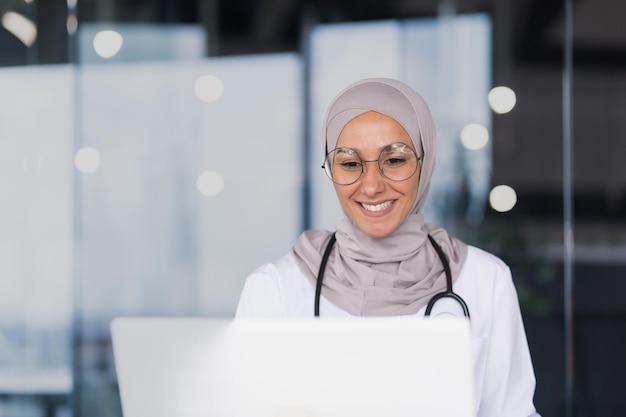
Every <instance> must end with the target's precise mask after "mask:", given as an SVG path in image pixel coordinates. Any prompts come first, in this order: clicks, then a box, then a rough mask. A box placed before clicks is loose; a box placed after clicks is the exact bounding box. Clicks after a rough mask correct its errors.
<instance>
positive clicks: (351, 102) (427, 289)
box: [293, 78, 467, 316]
mask: <svg viewBox="0 0 626 417" xmlns="http://www.w3.org/2000/svg"><path fill="white" fill-rule="evenodd" d="M368 111H375V112H378V113H381V114H384V115H386V116H389V117H391V118H393V119H394V120H396V121H397V122H398V123H399V124H400V125H401V126H402V127H403V128H404V130H406V132H407V133H408V135H409V136H410V137H411V140H412V141H413V145H414V146H415V149H417V150H418V153H419V154H421V156H422V164H421V174H420V179H419V190H418V194H417V197H416V200H415V202H414V204H413V208H412V210H411V212H410V213H409V215H408V216H407V217H406V219H405V220H404V222H403V223H402V224H400V226H399V227H398V228H397V229H396V230H395V231H394V232H392V233H391V234H389V235H388V236H385V237H382V238H374V237H371V236H369V235H367V234H365V233H364V232H362V231H361V230H360V229H359V228H358V227H357V226H356V225H355V224H354V223H353V222H352V220H350V218H348V217H346V218H345V219H343V220H341V221H340V222H339V224H338V225H337V230H336V236H337V242H336V244H335V246H334V247H333V250H332V252H331V254H330V257H329V259H328V263H327V265H326V271H325V273H324V282H323V287H322V294H323V295H324V297H325V298H327V299H328V300H329V301H331V302H332V303H333V304H335V305H337V306H338V307H340V308H342V309H344V310H346V311H347V312H349V313H351V314H353V315H357V316H394V315H409V314H415V313H416V312H417V311H418V310H419V309H421V308H422V307H423V306H425V305H426V304H427V303H428V301H429V300H430V298H431V297H432V296H433V295H435V294H436V293H438V292H441V291H443V290H445V288H446V277H445V272H444V267H443V264H442V263H441V261H440V259H439V257H438V255H437V252H436V251H435V249H434V248H433V246H432V245H431V244H430V242H429V241H428V238H427V237H428V234H430V235H431V236H433V238H434V239H435V241H436V242H437V243H438V244H439V245H440V246H441V248H442V249H443V252H444V253H445V255H446V257H447V258H448V261H449V263H450V269H451V272H452V280H453V282H455V281H456V279H457V278H458V275H459V273H460V271H461V268H462V266H463V263H464V262H465V258H466V256H467V246H466V245H465V244H464V243H463V242H461V241H460V240H458V239H456V238H453V237H451V236H449V235H448V233H447V232H446V231H445V230H444V229H443V228H441V227H438V226H436V225H433V224H426V223H425V221H424V217H423V216H422V214H421V213H420V211H421V209H422V207H423V205H424V202H425V200H426V196H427V194H428V190H429V187H430V178H431V176H432V173H433V170H434V167H435V156H436V150H437V142H436V133H435V124H434V121H433V119H432V117H431V114H430V110H429V109H428V105H427V104H426V102H425V101H424V99H423V98H422V97H421V96H420V95H419V94H418V93H417V92H415V91H414V90H413V89H411V88H410V87H409V86H407V85H406V84H404V83H402V82H400V81H397V80H393V79H388V78H370V79H365V80H362V81H359V82H356V83H354V84H352V85H350V86H348V87H347V88H346V89H344V90H343V91H342V92H340V93H339V94H338V95H337V96H336V97H335V99H334V100H333V101H332V102H331V104H330V106H329V108H328V111H327V114H326V119H325V128H324V132H325V135H324V143H325V149H326V152H328V151H330V150H332V149H334V148H335V145H336V144H337V140H338V138H339V135H340V133H341V131H342V129H343V128H344V127H345V125H346V124H347V123H348V122H349V121H350V120H352V119H354V118H355V117H357V116H359V115H361V114H363V113H366V112H368ZM330 235H331V232H329V231H324V230H308V231H305V232H303V233H302V234H301V235H300V237H299V239H298V241H297V242H296V245H295V246H294V248H293V252H294V254H295V257H296V260H297V261H298V264H299V266H300V268H301V269H302V271H303V272H304V274H305V276H306V277H307V279H308V280H309V281H310V282H311V283H312V284H313V285H314V286H315V283H316V280H317V274H318V272H319V267H320V263H321V261H322V254H323V253H324V250H325V248H326V245H327V243H328V241H329V239H330Z"/></svg>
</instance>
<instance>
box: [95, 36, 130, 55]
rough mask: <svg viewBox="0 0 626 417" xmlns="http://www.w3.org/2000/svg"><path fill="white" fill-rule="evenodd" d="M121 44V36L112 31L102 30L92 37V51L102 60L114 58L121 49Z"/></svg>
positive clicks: (122, 40)
mask: <svg viewBox="0 0 626 417" xmlns="http://www.w3.org/2000/svg"><path fill="white" fill-rule="evenodd" d="M123 43H124V38H123V37H122V35H120V34H119V33H118V32H116V31H114V30H103V31H100V32H98V33H96V36H94V37H93V49H94V50H95V51H96V53H97V54H98V55H100V56H101V57H102V58H111V57H113V56H115V55H116V54H117V53H118V52H119V51H120V49H122V44H123Z"/></svg>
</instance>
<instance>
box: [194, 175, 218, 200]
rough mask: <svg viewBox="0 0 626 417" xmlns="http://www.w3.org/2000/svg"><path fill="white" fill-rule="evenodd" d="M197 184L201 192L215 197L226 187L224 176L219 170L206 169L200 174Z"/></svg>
mask: <svg viewBox="0 0 626 417" xmlns="http://www.w3.org/2000/svg"><path fill="white" fill-rule="evenodd" d="M196 186H197V187H198V191H200V193H201V194H203V195H206V196H208V197H214V196H216V195H218V194H219V193H221V192H222V190H223V189H224V178H223V177H222V174H220V173H219V172H217V171H204V172H203V173H202V174H200V175H199V176H198V180H197V181H196Z"/></svg>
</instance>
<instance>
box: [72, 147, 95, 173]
mask: <svg viewBox="0 0 626 417" xmlns="http://www.w3.org/2000/svg"><path fill="white" fill-rule="evenodd" d="M74 164H75V165H76V168H77V169H78V170H79V171H80V172H82V173H85V174H92V173H94V172H96V171H97V170H98V168H99V167H100V151H98V150H97V149H95V148H90V147H87V148H82V149H79V150H78V152H76V155H75V156H74Z"/></svg>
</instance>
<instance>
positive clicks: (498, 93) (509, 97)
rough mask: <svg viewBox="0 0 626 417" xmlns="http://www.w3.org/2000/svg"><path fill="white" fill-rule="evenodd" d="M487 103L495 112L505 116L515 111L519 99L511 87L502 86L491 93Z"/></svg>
mask: <svg viewBox="0 0 626 417" xmlns="http://www.w3.org/2000/svg"><path fill="white" fill-rule="evenodd" d="M487 101H488V102H489V106H491V109H492V110H493V111H494V112H496V113H498V114H504V113H508V112H510V111H511V110H513V107H515V104H516V103H517V97H516V96H515V92H514V91H513V90H511V89H510V88H509V87H504V86H500V87H494V88H492V89H491V91H489V94H488V95H487Z"/></svg>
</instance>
